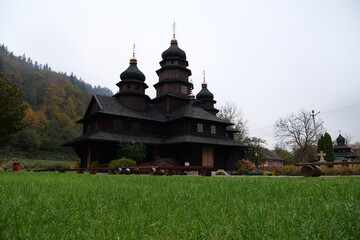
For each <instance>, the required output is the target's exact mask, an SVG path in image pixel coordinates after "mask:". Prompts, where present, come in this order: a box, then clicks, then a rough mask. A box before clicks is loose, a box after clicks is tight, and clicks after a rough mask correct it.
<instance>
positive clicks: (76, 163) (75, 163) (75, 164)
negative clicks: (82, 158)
mask: <svg viewBox="0 0 360 240" xmlns="http://www.w3.org/2000/svg"><path fill="white" fill-rule="evenodd" d="M77 168H80V162H78V161H75V162H72V163H71V165H70V169H77Z"/></svg>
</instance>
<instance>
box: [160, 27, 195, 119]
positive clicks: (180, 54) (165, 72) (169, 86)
mask: <svg viewBox="0 0 360 240" xmlns="http://www.w3.org/2000/svg"><path fill="white" fill-rule="evenodd" d="M170 44H171V45H170V47H169V48H168V49H167V50H165V51H164V52H163V53H162V55H161V56H162V61H161V62H160V66H161V68H160V69H159V70H157V71H156V73H157V75H158V76H159V82H158V83H156V84H155V85H154V87H155V89H156V98H154V99H153V102H154V103H155V104H157V105H158V106H159V107H160V108H161V109H162V110H163V111H164V112H165V113H166V114H169V113H171V112H173V111H175V110H176V109H177V108H179V107H180V106H182V105H184V104H187V103H189V98H188V96H189V94H190V89H191V88H192V83H190V82H189V76H191V71H190V69H188V68H187V66H188V65H189V64H188V61H187V60H186V54H185V52H184V51H183V50H181V49H180V48H179V46H178V42H177V40H176V38H175V30H174V34H173V39H171V43H170Z"/></svg>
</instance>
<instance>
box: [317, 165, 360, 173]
mask: <svg viewBox="0 0 360 240" xmlns="http://www.w3.org/2000/svg"><path fill="white" fill-rule="evenodd" d="M322 171H323V175H360V169H356V168H349V167H346V166H343V167H334V168H326V169H323V170H322Z"/></svg>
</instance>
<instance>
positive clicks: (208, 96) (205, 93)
mask: <svg viewBox="0 0 360 240" xmlns="http://www.w3.org/2000/svg"><path fill="white" fill-rule="evenodd" d="M201 86H202V89H201V90H200V92H199V93H198V94H196V99H198V100H214V95H213V94H212V93H211V92H210V91H209V90H208V89H207V83H206V82H205V79H204V81H203V83H202V84H201Z"/></svg>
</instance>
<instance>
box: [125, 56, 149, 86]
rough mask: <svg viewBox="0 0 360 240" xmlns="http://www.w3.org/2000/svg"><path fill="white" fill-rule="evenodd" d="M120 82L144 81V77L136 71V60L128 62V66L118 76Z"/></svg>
mask: <svg viewBox="0 0 360 240" xmlns="http://www.w3.org/2000/svg"><path fill="white" fill-rule="evenodd" d="M120 79H121V80H130V79H133V80H138V81H141V82H144V81H145V75H144V74H143V73H142V72H141V71H140V70H139V69H138V67H137V61H136V58H132V59H131V60H130V66H129V67H128V68H127V69H126V70H125V71H123V72H122V73H121V74H120Z"/></svg>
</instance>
